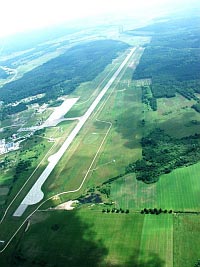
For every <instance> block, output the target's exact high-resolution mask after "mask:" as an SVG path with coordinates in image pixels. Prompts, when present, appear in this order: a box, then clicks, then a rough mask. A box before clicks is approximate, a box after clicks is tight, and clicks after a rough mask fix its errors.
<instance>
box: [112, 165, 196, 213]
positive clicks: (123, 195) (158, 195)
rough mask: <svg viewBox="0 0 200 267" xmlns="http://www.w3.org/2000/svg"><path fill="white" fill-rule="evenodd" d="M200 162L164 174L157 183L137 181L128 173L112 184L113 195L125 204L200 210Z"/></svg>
mask: <svg viewBox="0 0 200 267" xmlns="http://www.w3.org/2000/svg"><path fill="white" fill-rule="evenodd" d="M199 173H200V163H197V164H194V165H192V166H189V167H183V168H180V169H176V170H174V171H173V172H171V173H169V174H165V175H162V176H161V177H160V179H159V181H158V182H157V183H154V184H145V183H143V182H141V181H137V180H136V177H135V174H134V173H133V174H128V175H126V176H124V177H122V178H120V179H118V180H116V181H114V182H113V183H112V184H111V195H110V197H111V199H112V201H114V202H116V203H118V205H119V206H120V207H122V208H133V209H135V210H141V209H144V208H162V209H168V210H170V209H172V210H174V211H194V212H195V211H200V202H199V195H200V184H199Z"/></svg>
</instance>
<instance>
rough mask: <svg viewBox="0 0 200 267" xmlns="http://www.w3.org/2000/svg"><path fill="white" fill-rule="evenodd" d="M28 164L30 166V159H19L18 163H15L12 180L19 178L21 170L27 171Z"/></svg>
mask: <svg viewBox="0 0 200 267" xmlns="http://www.w3.org/2000/svg"><path fill="white" fill-rule="evenodd" d="M30 166H31V161H30V160H20V161H19V163H18V164H17V166H16V168H15V174H14V177H13V182H16V181H17V179H18V178H19V176H20V174H21V173H22V172H24V171H28V169H29V168H30Z"/></svg>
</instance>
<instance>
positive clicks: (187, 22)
mask: <svg viewBox="0 0 200 267" xmlns="http://www.w3.org/2000/svg"><path fill="white" fill-rule="evenodd" d="M197 20H198V21H199V19H198V18H192V19H179V20H177V19H175V20H171V21H167V22H161V23H160V22H159V23H155V24H153V25H151V26H147V27H144V28H142V29H139V30H142V31H146V32H151V34H152V35H153V38H152V41H151V43H150V45H149V46H148V47H147V48H146V49H145V51H144V54H143V56H142V58H141V60H140V64H139V65H138V66H137V68H136V71H135V72H134V74H133V79H145V78H151V79H152V87H151V89H152V94H153V96H154V97H155V98H160V97H174V96H175V95H176V92H178V93H180V94H182V95H183V96H184V97H186V98H188V99H195V100H197V98H196V96H195V93H199V92H200V79H199V69H200V53H199V51H200V50H199V49H200V27H199V24H196V25H195V23H196V22H197ZM152 32H153V33H152Z"/></svg>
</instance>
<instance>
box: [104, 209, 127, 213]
mask: <svg viewBox="0 0 200 267" xmlns="http://www.w3.org/2000/svg"><path fill="white" fill-rule="evenodd" d="M102 212H103V213H110V212H111V213H126V214H128V213H129V209H126V210H123V209H121V208H120V209H116V208H113V209H102Z"/></svg>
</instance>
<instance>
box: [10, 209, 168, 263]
mask: <svg viewBox="0 0 200 267" xmlns="http://www.w3.org/2000/svg"><path fill="white" fill-rule="evenodd" d="M152 218H153V219H152ZM171 229H172V215H171V217H170V215H166V216H164V215H162V216H160V217H157V216H155V217H151V216H150V217H148V216H147V217H146V218H145V216H142V215H141V214H102V213H101V210H100V209H93V208H84V209H81V210H77V211H72V212H66V211H54V212H45V213H41V212H40V213H37V214H36V215H35V216H34V217H33V218H32V220H31V223H30V227H29V230H28V231H27V232H26V233H22V232H21V238H20V239H21V242H20V243H19V244H17V245H16V247H15V252H14V253H13V255H12V257H11V258H10V259H7V260H8V261H10V264H11V265H12V266H20V267H25V266H40V265H41V264H43V266H57V265H56V264H57V262H58V260H59V266H60V267H62V266H70V267H73V266H74V267H75V266H87V267H88V266H93V267H95V266H102V267H106V266H113V267H132V266H141V267H142V266H155V267H162V266H172V265H166V264H165V262H166V258H167V262H170V261H171V259H172V258H171V251H170V248H169V246H170V242H171V240H172V239H171ZM164 230H165V231H164ZM156 233H157V235H156ZM40 235H42V236H43V239H42V240H41V239H40V238H39V236H40ZM58 237H59V238H58ZM47 244H48V246H47ZM149 246H150V247H149ZM154 248H156V249H154ZM165 249H166V250H167V252H168V253H167V257H166V255H165V254H164V251H165ZM83 258H84V260H83Z"/></svg>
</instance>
